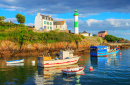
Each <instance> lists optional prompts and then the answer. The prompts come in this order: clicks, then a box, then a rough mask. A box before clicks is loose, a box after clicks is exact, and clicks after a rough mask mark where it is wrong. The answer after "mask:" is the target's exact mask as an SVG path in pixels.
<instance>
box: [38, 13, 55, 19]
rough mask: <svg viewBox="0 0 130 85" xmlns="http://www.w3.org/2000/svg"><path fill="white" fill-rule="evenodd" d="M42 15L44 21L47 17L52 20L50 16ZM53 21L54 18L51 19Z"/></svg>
mask: <svg viewBox="0 0 130 85" xmlns="http://www.w3.org/2000/svg"><path fill="white" fill-rule="evenodd" d="M40 15H41V16H42V19H45V17H47V18H48V19H50V18H51V17H50V16H46V15H42V14H40ZM51 20H53V18H51Z"/></svg>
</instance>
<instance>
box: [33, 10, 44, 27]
mask: <svg viewBox="0 0 130 85" xmlns="http://www.w3.org/2000/svg"><path fill="white" fill-rule="evenodd" d="M35 28H36V30H41V29H43V27H42V16H41V15H40V13H37V16H36V17H35Z"/></svg>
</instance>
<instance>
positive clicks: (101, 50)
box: [90, 46, 120, 56]
mask: <svg viewBox="0 0 130 85" xmlns="http://www.w3.org/2000/svg"><path fill="white" fill-rule="evenodd" d="M119 50H120V47H116V48H114V49H110V47H109V46H91V47H90V56H107V55H116V54H117V53H118V52H119Z"/></svg>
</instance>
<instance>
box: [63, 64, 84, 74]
mask: <svg viewBox="0 0 130 85" xmlns="http://www.w3.org/2000/svg"><path fill="white" fill-rule="evenodd" d="M84 68H85V66H84V67H79V68H72V69H65V70H62V73H63V74H73V75H76V74H79V73H81V72H83V70H84Z"/></svg>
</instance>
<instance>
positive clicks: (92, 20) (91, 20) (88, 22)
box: [86, 19, 102, 26]
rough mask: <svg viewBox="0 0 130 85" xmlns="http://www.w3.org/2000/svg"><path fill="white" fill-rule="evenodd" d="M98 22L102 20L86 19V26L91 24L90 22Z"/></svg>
mask: <svg viewBox="0 0 130 85" xmlns="http://www.w3.org/2000/svg"><path fill="white" fill-rule="evenodd" d="M98 22H102V20H95V19H89V20H86V23H87V24H88V26H91V24H92V23H98Z"/></svg>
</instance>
